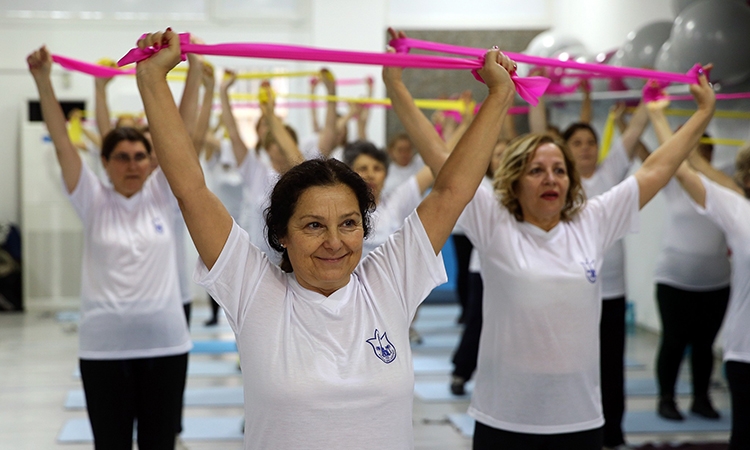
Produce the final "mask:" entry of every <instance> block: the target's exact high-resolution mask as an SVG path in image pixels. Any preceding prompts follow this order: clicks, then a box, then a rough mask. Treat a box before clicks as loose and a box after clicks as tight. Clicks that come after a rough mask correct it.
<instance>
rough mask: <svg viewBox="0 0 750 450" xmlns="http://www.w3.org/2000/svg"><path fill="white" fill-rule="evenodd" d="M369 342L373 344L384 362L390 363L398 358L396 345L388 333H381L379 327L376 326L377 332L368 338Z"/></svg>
mask: <svg viewBox="0 0 750 450" xmlns="http://www.w3.org/2000/svg"><path fill="white" fill-rule="evenodd" d="M367 343H368V344H370V345H372V350H373V351H374V352H375V356H377V357H378V358H380V360H381V361H383V362H384V363H386V364H389V363H391V362H393V360H394V359H396V347H394V346H393V344H391V341H389V340H388V333H383V334H382V335H381V334H380V332H379V331H378V329H377V328H375V334H374V335H373V337H371V338H370V339H368V340H367Z"/></svg>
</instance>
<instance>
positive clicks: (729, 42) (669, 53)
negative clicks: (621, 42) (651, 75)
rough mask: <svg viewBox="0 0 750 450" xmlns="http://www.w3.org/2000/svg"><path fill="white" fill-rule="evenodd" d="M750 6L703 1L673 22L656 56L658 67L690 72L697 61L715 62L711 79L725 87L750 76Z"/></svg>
mask: <svg viewBox="0 0 750 450" xmlns="http://www.w3.org/2000/svg"><path fill="white" fill-rule="evenodd" d="M748 43H750V7H748V6H746V5H744V4H742V3H740V2H738V1H729V0H701V1H697V2H694V3H692V4H691V5H688V6H687V7H686V8H685V9H684V10H682V12H681V13H680V15H679V16H677V18H676V19H675V21H674V25H673V26H672V32H671V35H670V38H669V40H668V41H667V42H665V43H664V45H662V47H661V49H660V50H659V54H658V55H657V57H656V62H655V64H654V65H655V67H656V69H657V70H663V71H668V72H679V73H685V72H687V71H688V70H689V69H690V68H691V67H692V66H693V65H694V64H695V63H701V64H706V63H709V62H712V63H714V70H713V71H712V72H711V79H712V80H714V81H719V82H721V83H722V84H724V85H725V86H731V85H732V84H736V83H739V82H742V81H743V80H745V79H746V78H747V77H748V76H749V75H750V45H748Z"/></svg>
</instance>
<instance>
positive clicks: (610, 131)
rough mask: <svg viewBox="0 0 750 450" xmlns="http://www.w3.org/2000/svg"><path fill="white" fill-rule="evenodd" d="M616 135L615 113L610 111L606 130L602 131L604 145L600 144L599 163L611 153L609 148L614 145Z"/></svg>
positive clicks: (605, 126) (605, 125)
mask: <svg viewBox="0 0 750 450" xmlns="http://www.w3.org/2000/svg"><path fill="white" fill-rule="evenodd" d="M614 136H615V113H614V112H613V111H610V112H609V115H608V116H607V122H606V123H605V124H604V132H603V133H602V145H600V146H599V158H598V161H597V162H598V163H599V164H601V162H602V161H604V160H605V159H607V155H608V154H609V148H610V147H611V146H612V139H613V138H614Z"/></svg>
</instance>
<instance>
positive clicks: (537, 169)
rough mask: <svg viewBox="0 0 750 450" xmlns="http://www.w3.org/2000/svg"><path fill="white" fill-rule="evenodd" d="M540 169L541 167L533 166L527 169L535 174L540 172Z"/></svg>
mask: <svg viewBox="0 0 750 450" xmlns="http://www.w3.org/2000/svg"><path fill="white" fill-rule="evenodd" d="M541 171H542V169H540V168H539V167H534V168H533V169H531V170H529V173H531V174H537V173H540V172H541Z"/></svg>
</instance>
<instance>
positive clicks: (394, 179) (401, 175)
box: [381, 155, 424, 197]
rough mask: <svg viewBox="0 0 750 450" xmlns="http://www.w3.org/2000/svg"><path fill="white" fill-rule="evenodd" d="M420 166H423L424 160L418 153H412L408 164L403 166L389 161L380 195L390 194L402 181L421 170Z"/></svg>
mask: <svg viewBox="0 0 750 450" xmlns="http://www.w3.org/2000/svg"><path fill="white" fill-rule="evenodd" d="M422 167H424V161H422V157H421V156H419V155H414V157H413V158H412V159H411V161H410V162H409V164H407V165H405V166H399V165H398V164H396V163H394V162H393V161H391V163H390V164H389V165H388V175H387V176H386V177H385V185H383V192H382V193H381V195H383V196H384V197H387V196H388V195H390V194H391V193H392V192H393V191H394V190H395V189H396V188H397V187H399V186H401V184H402V183H404V182H405V181H406V180H408V179H409V178H411V177H412V176H414V175H416V174H417V172H419V171H420V170H422Z"/></svg>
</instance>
